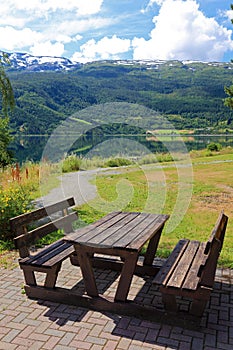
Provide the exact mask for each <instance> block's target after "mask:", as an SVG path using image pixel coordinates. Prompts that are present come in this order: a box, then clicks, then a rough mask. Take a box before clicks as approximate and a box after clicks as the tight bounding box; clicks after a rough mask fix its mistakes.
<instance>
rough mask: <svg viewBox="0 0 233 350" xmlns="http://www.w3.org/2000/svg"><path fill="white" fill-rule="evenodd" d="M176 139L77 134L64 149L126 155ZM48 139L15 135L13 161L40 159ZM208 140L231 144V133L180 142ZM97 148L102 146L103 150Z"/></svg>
mask: <svg viewBox="0 0 233 350" xmlns="http://www.w3.org/2000/svg"><path fill="white" fill-rule="evenodd" d="M180 138H181V137H180V136H178V135H172V136H168V135H160V136H159V137H154V136H151V135H114V137H112V136H111V137H110V136H105V137H103V136H102V135H100V137H99V138H96V139H95V140H93V139H87V138H86V139H85V140H84V139H83V138H81V137H80V138H78V137H77V141H76V142H75V143H74V144H72V147H70V148H69V150H66V152H74V153H76V154H79V155H83V156H88V157H92V156H95V155H97V156H98V155H99V156H104V157H111V156H114V155H116V154H117V152H118V153H121V155H122V156H123V155H124V153H125V155H126V156H127V154H131V152H133V151H134V152H136V153H137V152H141V150H142V149H143V148H144V149H147V150H148V151H149V152H169V150H170V149H173V150H175V149H176V147H179V144H180V143H181V141H180ZM65 139H67V135H66V137H65V138H64V136H60V139H59V137H58V138H57V147H56V148H57V149H58V148H59V147H60V145H62V144H64V141H65ZM48 140H49V136H48V135H24V136H20V137H19V136H17V137H16V138H15V140H14V142H13V143H12V145H11V149H12V150H13V152H14V155H15V159H16V161H17V162H20V163H22V162H24V161H27V160H29V161H34V162H38V161H40V160H41V159H42V157H43V151H44V148H45V146H46V144H47V143H48ZM211 142H216V143H220V144H221V145H222V146H223V147H226V146H232V147H233V136H230V135H182V143H184V145H185V146H186V147H187V150H188V151H191V150H200V149H204V148H206V147H207V145H208V144H209V143H211ZM137 145H140V147H139V148H138V151H137V150H136V149H137V147H136V146H137ZM101 147H102V149H104V153H103V150H101ZM132 148H133V151H132ZM61 149H62V147H61ZM66 152H64V153H66Z"/></svg>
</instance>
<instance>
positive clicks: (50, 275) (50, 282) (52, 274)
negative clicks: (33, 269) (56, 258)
mask: <svg viewBox="0 0 233 350" xmlns="http://www.w3.org/2000/svg"><path fill="white" fill-rule="evenodd" d="M60 269H61V263H60V264H57V265H55V266H54V267H53V268H52V269H51V270H50V271H49V272H47V274H46V278H45V283H44V286H45V287H47V288H54V287H55V284H56V282H57V277H58V273H59V271H60Z"/></svg>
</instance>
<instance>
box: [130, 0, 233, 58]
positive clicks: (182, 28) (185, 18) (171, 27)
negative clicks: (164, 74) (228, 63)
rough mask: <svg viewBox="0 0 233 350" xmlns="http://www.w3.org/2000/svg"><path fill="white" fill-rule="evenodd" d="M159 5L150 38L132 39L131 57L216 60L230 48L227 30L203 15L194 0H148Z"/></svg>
mask: <svg viewBox="0 0 233 350" xmlns="http://www.w3.org/2000/svg"><path fill="white" fill-rule="evenodd" d="M153 2H156V3H157V4H160V5H161V8H160V11H159V14H158V16H157V17H154V23H155V27H154V29H153V30H152V31H151V33H150V36H151V39H149V40H145V39H144V38H134V40H133V42H132V45H133V48H134V59H143V58H147V59H164V60H167V59H179V60H183V59H194V60H195V59H196V60H206V61H218V60H221V59H222V57H223V54H224V52H226V51H227V50H228V49H232V48H233V41H232V40H231V30H227V29H226V28H224V27H223V26H221V25H219V24H218V23H217V21H216V20H215V19H214V18H208V17H206V16H205V15H204V14H203V13H202V12H201V11H200V10H199V5H198V4H197V2H196V1H195V0H187V1H182V0H161V1H160V0H151V1H150V3H153Z"/></svg>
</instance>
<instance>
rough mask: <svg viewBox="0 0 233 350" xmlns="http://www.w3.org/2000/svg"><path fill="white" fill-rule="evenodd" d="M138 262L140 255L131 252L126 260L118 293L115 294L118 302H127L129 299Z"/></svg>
mask: <svg viewBox="0 0 233 350" xmlns="http://www.w3.org/2000/svg"><path fill="white" fill-rule="evenodd" d="M137 260H138V253H132V252H131V253H130V254H128V255H127V257H126V258H125V260H124V264H123V268H122V271H121V276H120V280H119V283H118V287H117V291H116V294H115V300H116V301H125V300H126V299H127V295H128V293H129V288H130V284H131V281H132V278H133V274H134V271H135V268H136V264H137Z"/></svg>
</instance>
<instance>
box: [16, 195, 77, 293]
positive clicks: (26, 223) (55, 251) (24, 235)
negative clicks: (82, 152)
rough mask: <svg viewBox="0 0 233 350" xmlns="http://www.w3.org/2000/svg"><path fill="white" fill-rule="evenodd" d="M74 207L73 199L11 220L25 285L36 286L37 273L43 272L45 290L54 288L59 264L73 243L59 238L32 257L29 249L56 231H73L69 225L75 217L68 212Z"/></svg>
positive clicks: (69, 251) (68, 253)
mask: <svg viewBox="0 0 233 350" xmlns="http://www.w3.org/2000/svg"><path fill="white" fill-rule="evenodd" d="M74 205H75V202H74V198H68V199H66V200H63V201H61V202H58V203H56V204H52V205H49V206H46V207H43V208H40V209H36V210H34V211H32V212H29V213H26V214H22V215H19V216H17V217H15V218H12V219H10V225H11V230H12V231H13V233H14V236H15V239H14V242H15V246H16V248H17V249H19V255H20V258H19V265H20V267H21V269H22V270H23V273H24V277H25V283H26V285H29V286H37V282H36V277H35V271H37V272H43V273H46V278H45V282H44V287H48V288H54V287H55V284H56V280H57V276H58V273H59V271H60V268H61V264H62V262H63V261H64V260H65V259H67V258H68V257H70V256H71V255H72V253H73V252H74V248H73V244H71V243H69V242H67V241H64V240H62V239H59V240H58V241H56V242H55V243H52V244H49V245H48V246H46V247H45V248H43V249H41V250H39V251H38V252H37V253H35V254H32V253H31V251H30V246H32V245H33V244H35V243H36V241H38V240H39V239H41V238H42V237H44V236H46V235H47V234H49V233H52V232H54V231H57V230H58V229H62V230H63V231H64V233H69V232H72V231H73V228H72V223H73V222H74V221H76V220H77V214H76V213H75V212H70V210H69V209H70V207H71V206H74ZM35 226H36V228H35ZM33 227H34V228H33Z"/></svg>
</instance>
